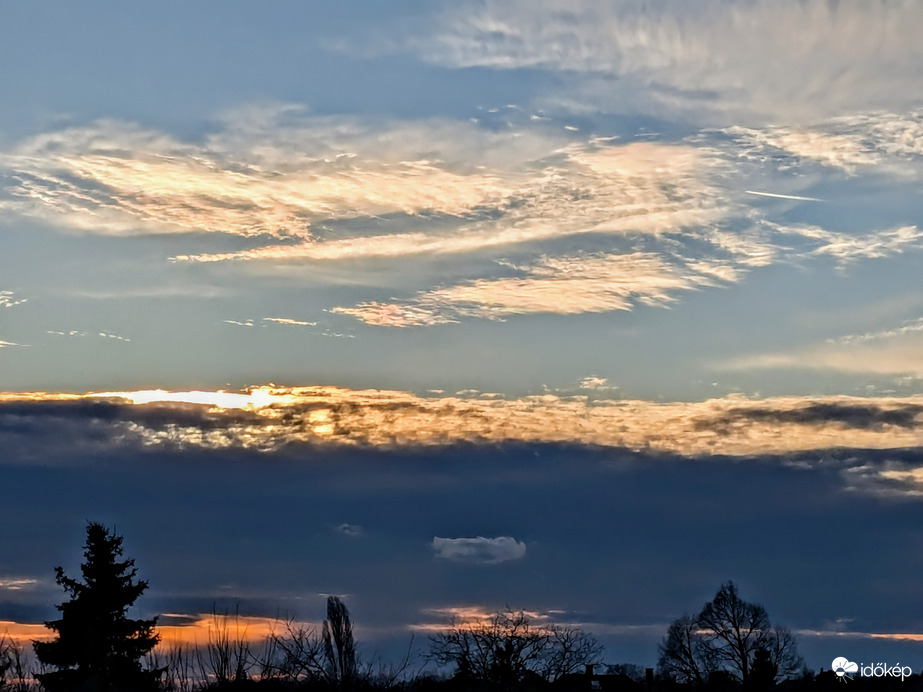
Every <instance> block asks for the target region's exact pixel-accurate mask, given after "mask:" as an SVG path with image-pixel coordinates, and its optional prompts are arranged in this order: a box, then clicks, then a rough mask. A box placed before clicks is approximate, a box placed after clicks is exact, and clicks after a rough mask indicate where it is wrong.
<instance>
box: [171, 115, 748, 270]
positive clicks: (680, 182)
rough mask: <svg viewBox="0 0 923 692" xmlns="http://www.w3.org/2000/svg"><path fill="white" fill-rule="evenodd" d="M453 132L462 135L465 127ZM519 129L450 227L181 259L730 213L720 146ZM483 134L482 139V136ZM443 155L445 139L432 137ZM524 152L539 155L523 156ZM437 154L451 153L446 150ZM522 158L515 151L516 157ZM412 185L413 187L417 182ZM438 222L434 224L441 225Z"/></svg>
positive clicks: (513, 242)
mask: <svg viewBox="0 0 923 692" xmlns="http://www.w3.org/2000/svg"><path fill="white" fill-rule="evenodd" d="M456 127H457V128H458V132H457V133H456V135H455V136H460V137H462V139H465V138H466V131H467V130H468V129H469V126H467V125H461V124H457V125H456ZM475 132H476V133H477V135H476V136H472V135H470V134H469V135H468V136H467V139H469V140H472V139H473V140H475V141H474V142H473V146H472V151H470V152H460V153H459V156H464V157H465V158H464V159H462V160H463V161H464V166H465V167H466V168H467V169H473V170H479V169H482V168H485V166H484V163H483V161H485V160H487V159H479V158H478V157H479V156H483V155H484V150H485V149H486V148H487V147H488V146H490V143H491V139H494V138H495V135H493V134H491V133H490V132H489V131H484V132H483V133H481V132H480V131H475ZM515 135H518V136H524V137H528V138H530V139H532V140H534V145H533V146H530V147H529V149H528V151H527V152H521V151H519V143H518V140H517V138H516V137H511V138H510V139H508V140H500V141H496V142H493V146H494V147H495V148H496V150H497V151H496V152H495V154H496V153H497V152H503V151H508V153H509V158H508V160H504V161H503V167H502V168H501V167H499V165H498V167H497V168H496V169H494V170H493V172H492V173H491V175H492V176H493V177H494V179H495V182H496V183H497V185H498V188H497V189H498V190H502V191H503V193H502V194H501V195H499V196H498V197H497V198H496V199H495V200H494V203H493V204H488V203H487V202H485V201H481V202H479V203H478V204H477V205H472V206H470V207H469V208H467V209H465V210H463V211H462V210H459V211H458V215H459V216H460V217H461V218H460V219H459V221H458V222H457V223H453V224H452V225H450V226H449V228H448V229H447V230H444V231H435V230H433V231H402V232H400V233H376V234H362V235H360V236H355V237H347V238H334V239H318V238H309V239H307V240H305V241H304V242H301V243H286V244H278V245H269V246H264V247H259V248H256V249H252V250H242V251H236V252H230V253H218V254H204V255H179V256H177V257H176V258H175V259H177V260H178V261H197V262H218V261H229V260H237V261H241V260H251V261H252V260H264V261H265V260H275V261H279V260H286V261H292V260H302V261H335V260H341V261H342V260H357V259H369V258H378V259H388V258H392V259H393V258H396V257H404V256H419V255H442V254H459V253H474V252H483V251H485V250H486V251H494V252H495V251H497V250H503V249H508V248H510V247H515V246H520V245H525V244H535V243H539V242H547V241H549V240H554V239H561V238H571V237H575V236H581V235H587V234H591V233H592V234H616V235H625V234H627V233H650V234H658V233H666V232H675V231H678V230H681V229H687V228H698V227H700V226H703V225H708V224H711V223H715V222H717V221H719V220H721V219H723V218H725V217H726V216H728V214H729V213H730V212H729V208H728V207H729V205H728V203H727V202H726V201H725V200H724V198H723V196H722V194H721V192H720V191H719V189H718V188H717V187H716V185H715V182H716V181H715V178H716V177H717V176H718V175H719V174H720V173H722V171H724V170H725V168H726V166H727V163H726V162H725V161H724V159H723V158H722V156H721V154H720V152H718V151H716V150H712V149H709V148H708V147H703V146H692V145H689V144H661V143H649V142H632V143H627V144H621V143H618V142H614V141H611V140H609V139H602V138H596V139H590V140H588V141H586V142H584V143H577V144H573V143H571V144H568V143H567V142H565V141H562V140H560V139H558V138H556V137H550V136H548V135H546V134H545V133H544V131H543V130H541V129H534V130H530V129H528V128H523V129H519V130H517V131H516V132H515ZM478 139H480V141H477V140H478ZM432 146H433V148H434V149H435V150H436V151H437V152H439V149H440V148H441V146H442V145H441V144H439V143H437V142H433V143H432ZM523 153H527V154H529V155H530V156H531V157H533V158H529V159H524V158H522V155H523ZM439 155H440V156H441V157H442V156H445V153H444V152H439ZM517 155H518V156H517ZM407 184H408V185H411V186H413V185H416V182H415V181H414V180H413V178H408V179H407ZM435 221H438V219H436V220H434V224H433V225H436V223H435Z"/></svg>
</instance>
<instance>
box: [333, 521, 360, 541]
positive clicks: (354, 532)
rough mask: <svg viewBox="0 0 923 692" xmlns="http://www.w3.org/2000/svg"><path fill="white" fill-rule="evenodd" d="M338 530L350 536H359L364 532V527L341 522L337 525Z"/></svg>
mask: <svg viewBox="0 0 923 692" xmlns="http://www.w3.org/2000/svg"><path fill="white" fill-rule="evenodd" d="M336 531H337V532H338V533H342V534H343V535H344V536H349V537H350V538H357V537H359V536H361V535H362V534H363V533H364V529H363V528H362V527H361V526H359V525H358V524H340V525H339V526H337V527H336Z"/></svg>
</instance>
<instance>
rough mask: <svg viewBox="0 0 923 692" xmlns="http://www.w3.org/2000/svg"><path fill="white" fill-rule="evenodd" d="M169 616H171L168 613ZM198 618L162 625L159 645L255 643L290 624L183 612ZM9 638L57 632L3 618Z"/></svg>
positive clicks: (2, 632)
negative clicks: (228, 642) (220, 640)
mask: <svg viewBox="0 0 923 692" xmlns="http://www.w3.org/2000/svg"><path fill="white" fill-rule="evenodd" d="M165 617H168V615H165ZM179 617H183V618H189V619H191V620H192V618H195V619H194V620H192V621H191V622H189V623H188V624H184V625H158V626H157V628H156V630H155V631H156V632H157V633H158V634H159V635H160V643H159V644H158V646H159V647H173V646H204V645H206V644H208V643H209V642H214V641H216V640H218V639H221V638H225V637H226V638H227V639H228V640H229V641H230V642H231V643H232V644H233V643H235V642H237V641H243V642H247V643H248V644H255V643H258V642H262V641H264V640H265V639H267V638H268V637H269V636H270V635H272V634H280V635H281V634H284V633H285V628H286V625H287V623H286V622H284V621H281V620H275V619H272V618H268V617H253V616H242V615H239V616H234V615H214V614H212V613H208V614H202V613H197V614H194V615H180V616H179ZM293 624H294V625H295V626H304V627H312V626H313V625H311V623H307V622H296V623H293ZM4 636H5V637H8V638H9V639H11V640H12V641H13V642H15V643H17V644H29V643H30V642H32V641H34V640H46V639H52V638H54V636H55V635H54V633H53V632H52V631H51V630H49V629H48V628H47V627H45V625H44V624H36V623H23V622H15V621H13V620H0V637H4Z"/></svg>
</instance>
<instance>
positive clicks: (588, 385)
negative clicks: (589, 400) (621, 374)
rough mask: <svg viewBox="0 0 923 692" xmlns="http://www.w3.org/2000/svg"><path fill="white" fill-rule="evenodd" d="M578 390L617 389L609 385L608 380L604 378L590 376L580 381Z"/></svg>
mask: <svg viewBox="0 0 923 692" xmlns="http://www.w3.org/2000/svg"><path fill="white" fill-rule="evenodd" d="M580 389H618V387H616V386H615V385H612V384H609V380H608V379H606V378H605V377H597V376H596V375H590V376H589V377H584V378H583V379H582V380H580Z"/></svg>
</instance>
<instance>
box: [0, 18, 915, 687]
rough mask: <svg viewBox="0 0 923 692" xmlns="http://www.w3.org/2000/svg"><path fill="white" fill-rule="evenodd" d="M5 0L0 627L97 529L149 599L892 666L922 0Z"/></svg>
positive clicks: (907, 586) (35, 609)
mask: <svg viewBox="0 0 923 692" xmlns="http://www.w3.org/2000/svg"><path fill="white" fill-rule="evenodd" d="M0 8H2V17H3V19H2V21H0V492H2V501H0V525H2V526H3V530H2V534H0V535H2V536H3V540H0V633H2V631H3V629H4V628H6V629H9V631H10V632H13V633H16V632H20V633H27V632H29V633H32V632H33V631H34V630H33V629H29V626H31V625H35V624H38V623H41V622H42V621H43V620H44V619H48V618H50V617H52V616H53V614H54V612H55V611H54V609H53V604H54V603H56V602H59V601H60V600H61V598H62V595H63V594H62V593H61V592H60V589H59V588H58V587H57V586H56V585H55V584H54V579H53V570H52V568H53V566H54V565H56V564H63V565H65V566H66V567H67V568H68V569H69V570H73V569H76V568H77V566H78V565H79V560H80V545H81V544H82V541H83V535H84V528H85V524H86V521H88V520H89V521H102V522H104V523H106V524H107V525H109V526H114V527H116V528H117V530H118V531H119V532H120V533H122V534H124V535H125V541H126V543H125V545H126V550H127V552H128V553H129V554H130V555H132V556H134V557H136V558H137V561H138V566H139V568H140V570H141V574H142V576H144V577H146V578H148V579H149V581H150V583H151V588H150V590H149V592H148V594H146V595H145V597H144V599H142V600H143V602H139V607H140V609H141V610H142V611H143V612H144V613H145V614H158V613H160V614H162V615H164V617H163V618H162V623H164V624H171V625H177V626H183V625H191V624H193V623H195V622H196V621H198V620H200V619H201V618H202V616H203V614H205V613H209V612H210V611H211V610H212V608H213V606H215V607H217V608H218V609H219V610H220V609H224V608H230V609H233V608H234V607H235V604H239V606H240V610H241V612H242V613H243V614H244V615H246V616H248V617H253V618H255V620H254V621H253V622H265V620H266V619H267V618H272V617H274V616H275V615H276V614H278V613H280V612H285V613H289V614H292V615H294V616H295V617H298V618H301V619H303V620H307V621H317V620H319V619H320V618H322V617H323V602H324V598H325V597H326V595H327V594H338V595H341V596H342V597H343V598H344V600H345V601H346V602H347V604H348V605H349V607H350V608H351V610H352V612H353V616H354V618H355V620H356V622H357V624H358V628H359V631H360V634H361V635H362V637H363V638H364V640H365V641H366V642H367V645H368V647H369V649H372V648H374V647H376V646H378V647H382V650H391V649H389V647H393V646H395V642H397V643H400V642H405V641H406V638H408V637H409V636H410V634H412V633H416V634H417V638H418V639H420V638H421V637H422V639H423V640H425V635H426V633H427V632H432V631H435V629H434V628H438V627H439V626H442V625H444V624H445V623H446V622H448V621H450V620H451V618H452V616H453V615H465V614H467V615H468V616H472V615H473V614H476V613H479V612H490V611H491V610H492V609H496V608H502V607H504V606H505V605H507V604H508V605H510V606H512V607H514V608H525V609H527V610H529V611H531V612H534V613H535V614H536V617H538V618H546V617H547V618H552V619H555V620H557V621H559V622H566V623H577V624H580V625H581V626H583V627H585V628H586V629H587V630H589V631H591V632H594V633H596V634H597V635H598V636H599V637H600V638H601V639H602V640H603V641H604V642H605V643H606V645H607V654H606V660H607V661H608V662H611V663H614V662H618V661H633V662H637V663H642V664H645V665H653V663H654V662H655V660H656V656H657V648H656V647H657V642H658V641H659V640H660V638H661V637H662V636H663V634H664V633H665V630H666V627H667V626H668V624H669V623H670V622H671V621H672V620H673V619H675V618H676V617H678V616H680V615H681V614H682V613H683V612H692V611H695V610H697V609H698V608H700V607H701V605H702V604H703V603H704V602H705V601H706V600H708V599H709V598H710V597H711V596H712V595H714V592H715V591H716V589H717V588H718V586H719V585H720V584H721V583H722V582H723V581H726V580H728V579H733V580H735V581H737V582H738V583H739V585H740V589H741V593H742V595H743V596H744V597H745V598H749V599H751V600H755V601H759V602H761V603H763V604H764V605H765V606H766V607H767V609H768V611H769V613H770V616H772V617H773V619H774V621H775V622H777V623H778V624H782V625H787V626H788V627H790V628H791V629H792V630H793V631H794V632H795V633H796V634H797V635H798V637H799V642H800V644H801V649H802V651H803V653H804V654H805V658H806V660H807V663H808V665H809V666H811V667H813V668H814V669H818V668H820V667H821V666H825V667H829V662H830V660H832V658H833V657H835V656H840V655H843V656H847V657H849V658H850V660H857V661H862V660H866V661H872V660H874V661H888V662H891V663H893V664H896V663H898V662H902V663H905V664H910V665H913V666H914V668H915V670H919V669H920V668H921V667H923V648H921V646H923V644H921V642H923V590H921V588H920V574H921V573H923V449H921V445H923V279H921V276H923V252H921V250H923V222H921V219H923V193H921V179H923V76H921V72H920V65H923V43H921V41H920V40H919V36H920V32H921V30H923V4H921V3H919V2H916V1H915V0H836V1H830V2H828V1H825V0H804V1H802V2H794V1H792V2H782V3H780V2H777V1H776V0H649V1H643V0H607V1H604V0H567V1H566V2H564V1H563V0H503V1H499V0H498V1H491V0H481V1H477V2H476V1H468V0H454V1H453V2H441V1H435V0H434V1H432V2H427V3H420V2H410V1H409V0H389V1H388V2H384V1H382V0H370V1H369V2H362V3H358V2H336V1H334V0H319V1H316V2H302V3H292V2H281V1H276V0H268V1H264V2H260V3H226V2H217V1H216V0H198V1H197V2H194V3H188V2H179V1H173V0H171V1H167V2H157V3H153V2H148V3H123V2H114V1H109V2H104V1H102V0H98V1H91V2H86V3H80V4H76V3H74V4H71V3H61V2H58V3H53V2H47V1H44V0H35V1H33V2H29V3H14V2H0ZM4 623H8V624H4ZM254 627H255V630H258V629H259V628H258V627H256V626H254ZM190 631H191V630H190ZM30 636H33V635H31V634H30ZM914 640H916V641H914Z"/></svg>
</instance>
